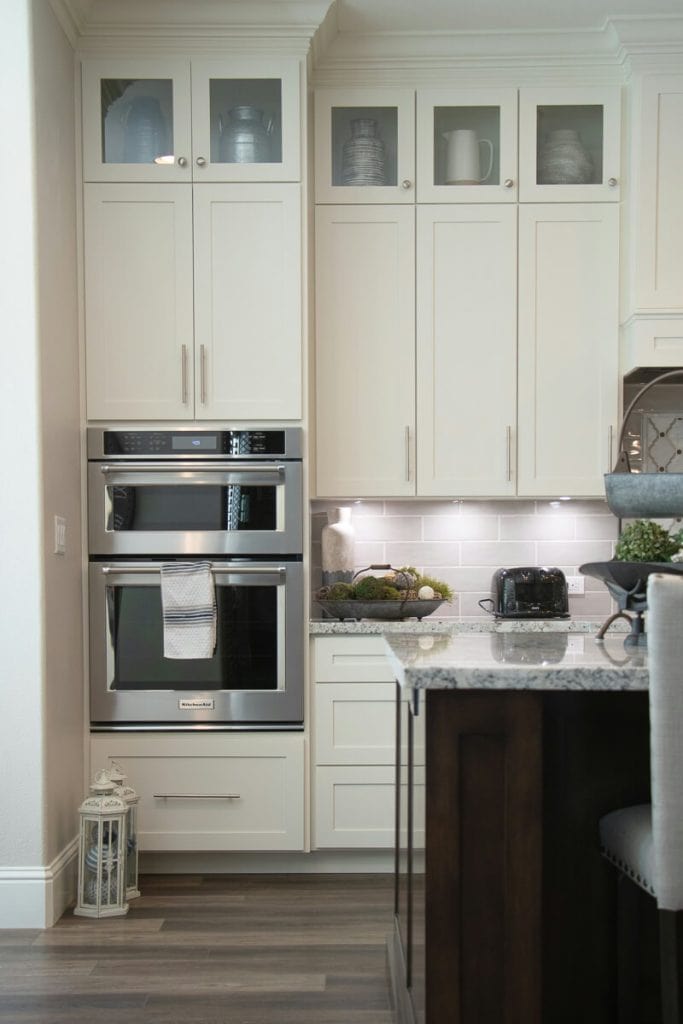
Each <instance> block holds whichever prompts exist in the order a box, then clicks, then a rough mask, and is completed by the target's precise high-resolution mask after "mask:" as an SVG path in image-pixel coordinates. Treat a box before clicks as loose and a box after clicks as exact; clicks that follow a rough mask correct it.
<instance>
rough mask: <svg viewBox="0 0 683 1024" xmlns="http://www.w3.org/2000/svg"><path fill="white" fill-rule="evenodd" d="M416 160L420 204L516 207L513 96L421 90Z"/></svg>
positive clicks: (509, 91)
mask: <svg viewBox="0 0 683 1024" xmlns="http://www.w3.org/2000/svg"><path fill="white" fill-rule="evenodd" d="M417 154H418V157H417V198H418V200H419V201H420V202H423V203H425V202H426V203H477V202H479V203H506V202H514V201H515V200H516V199H517V90H516V89H496V90H492V89H424V90H419V91H418V94H417Z"/></svg>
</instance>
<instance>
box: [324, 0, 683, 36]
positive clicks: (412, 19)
mask: <svg viewBox="0 0 683 1024" xmlns="http://www.w3.org/2000/svg"><path fill="white" fill-rule="evenodd" d="M670 14H678V15H680V14H683V0H337V23H338V28H339V30H340V31H341V32H353V33H363V32H436V31H447V32H472V31H485V32H486V31H492V32H496V31H498V32H499V31H501V30H502V31H515V30H517V31H530V30H534V29H536V30H545V31H548V30H550V31H554V30H560V29H574V30H576V29H596V28H601V27H602V26H603V24H604V22H605V20H606V19H607V18H608V17H624V16H626V17H633V16H636V17H638V16H640V17H644V16H647V17H650V18H651V17H653V16H654V17H656V16H657V15H670Z"/></svg>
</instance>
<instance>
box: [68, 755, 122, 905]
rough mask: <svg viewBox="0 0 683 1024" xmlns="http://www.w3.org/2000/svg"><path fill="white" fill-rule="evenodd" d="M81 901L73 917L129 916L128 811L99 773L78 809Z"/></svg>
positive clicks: (109, 783)
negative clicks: (127, 887) (126, 870)
mask: <svg viewBox="0 0 683 1024" xmlns="http://www.w3.org/2000/svg"><path fill="white" fill-rule="evenodd" d="M79 814H80V816H81V827H80V832H79V843H78V900H77V903H76V906H75V908H74V914H79V915H80V916H81V917H117V916H121V915H122V914H127V913H128V904H127V903H126V899H125V897H126V874H125V849H126V825H127V820H126V819H127V814H128V808H127V807H126V803H125V801H124V800H122V799H121V797H120V796H116V794H115V793H114V783H113V782H112V781H111V779H110V778H109V776H108V775H107V773H106V772H105V771H99V772H98V773H97V775H96V776H95V781H94V783H93V784H92V786H91V787H90V796H88V797H86V798H85V800H84V801H83V803H82V804H81V806H80V807H79Z"/></svg>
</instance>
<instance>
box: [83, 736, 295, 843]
mask: <svg viewBox="0 0 683 1024" xmlns="http://www.w3.org/2000/svg"><path fill="white" fill-rule="evenodd" d="M304 752H305V743H304V738H303V736H301V735H296V734H284V733H279V734H272V733H217V734H207V733H176V734H173V735H169V734H164V733H124V732H113V733H94V734H93V735H92V736H91V739H90V762H91V771H92V772H95V771H96V770H97V769H98V768H108V767H110V766H111V764H112V762H113V761H116V762H118V763H119V764H120V765H121V766H122V768H123V771H124V772H125V774H126V775H127V777H128V779H127V784H128V785H131V786H132V787H133V788H134V789H135V791H136V792H137V794H138V797H139V803H138V818H137V822H138V845H139V849H140V850H141V851H142V852H145V851H149V850H195V851H199V850H278V851H286V850H303V849H304Z"/></svg>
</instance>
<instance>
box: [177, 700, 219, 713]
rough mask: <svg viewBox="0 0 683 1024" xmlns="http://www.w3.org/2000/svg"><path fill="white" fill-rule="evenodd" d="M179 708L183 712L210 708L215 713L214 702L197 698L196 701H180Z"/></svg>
mask: <svg viewBox="0 0 683 1024" xmlns="http://www.w3.org/2000/svg"><path fill="white" fill-rule="evenodd" d="M178 707H179V709H180V710H181V711H195V710H196V709H197V708H208V710H209V711H213V700H211V699H206V698H201V697H197V698H196V699H194V700H179V701H178Z"/></svg>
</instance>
